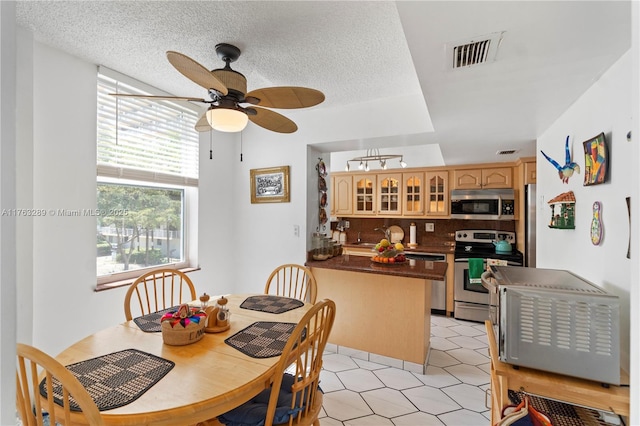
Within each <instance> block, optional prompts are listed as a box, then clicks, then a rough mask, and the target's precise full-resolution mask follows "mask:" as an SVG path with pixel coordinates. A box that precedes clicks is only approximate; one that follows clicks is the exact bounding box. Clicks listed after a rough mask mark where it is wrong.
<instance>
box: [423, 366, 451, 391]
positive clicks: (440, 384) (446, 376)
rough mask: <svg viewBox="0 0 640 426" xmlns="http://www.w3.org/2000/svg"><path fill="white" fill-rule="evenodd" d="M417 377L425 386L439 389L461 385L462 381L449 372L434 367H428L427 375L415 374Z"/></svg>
mask: <svg viewBox="0 0 640 426" xmlns="http://www.w3.org/2000/svg"><path fill="white" fill-rule="evenodd" d="M415 376H416V378H417V379H418V380H420V381H421V382H422V383H424V384H425V385H428V386H431V387H434V388H439V389H441V388H444V387H446V386H451V385H455V384H458V383H460V380H458V379H457V378H456V377H455V376H453V375H452V374H451V373H449V372H448V371H447V370H445V369H444V368H440V367H436V366H433V365H429V366H427V374H415Z"/></svg>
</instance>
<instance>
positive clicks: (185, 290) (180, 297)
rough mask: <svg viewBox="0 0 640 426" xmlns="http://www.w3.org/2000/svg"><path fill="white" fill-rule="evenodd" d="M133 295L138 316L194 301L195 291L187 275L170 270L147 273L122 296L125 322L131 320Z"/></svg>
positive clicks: (156, 270) (137, 279) (164, 269)
mask: <svg viewBox="0 0 640 426" xmlns="http://www.w3.org/2000/svg"><path fill="white" fill-rule="evenodd" d="M134 294H135V296H136V298H137V301H138V303H137V306H138V307H139V308H140V315H147V314H150V313H152V312H158V311H161V310H163V309H166V308H170V307H172V306H176V305H180V304H181V303H187V302H191V301H192V300H196V289H195V287H194V285H193V282H192V281H191V279H190V278H189V277H188V276H187V274H185V273H184V272H181V271H178V270H177V269H170V268H161V269H155V270H153V271H149V272H147V273H145V274H143V275H141V276H139V277H138V278H136V280H135V281H134V282H133V283H132V284H131V286H130V287H129V289H128V290H127V294H126V295H125V296H124V316H125V317H126V319H127V321H131V320H132V319H133V315H132V314H131V305H132V304H133V303H134V302H133V301H132V299H133V295H134Z"/></svg>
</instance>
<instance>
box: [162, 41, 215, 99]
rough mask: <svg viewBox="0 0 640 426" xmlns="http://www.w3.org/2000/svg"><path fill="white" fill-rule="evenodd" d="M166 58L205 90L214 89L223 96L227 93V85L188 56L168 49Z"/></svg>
mask: <svg viewBox="0 0 640 426" xmlns="http://www.w3.org/2000/svg"><path fill="white" fill-rule="evenodd" d="M167 59H169V62H171V65H173V66H174V67H175V69H177V70H178V71H179V72H180V73H181V74H182V75H184V76H185V77H187V78H188V79H189V80H191V81H193V82H194V83H196V84H199V85H200V86H202V87H204V88H205V89H207V90H209V89H214V90H216V91H218V92H220V93H221V94H222V95H223V96H225V95H226V94H227V93H228V90H227V86H225V85H224V84H223V83H222V82H221V81H220V80H218V79H217V78H216V77H215V76H214V75H213V74H212V73H211V71H209V70H208V69H206V68H205V67H203V66H202V65H200V64H199V63H197V62H196V61H194V60H193V59H191V58H190V57H188V56H186V55H183V54H182V53H178V52H173V51H168V52H167Z"/></svg>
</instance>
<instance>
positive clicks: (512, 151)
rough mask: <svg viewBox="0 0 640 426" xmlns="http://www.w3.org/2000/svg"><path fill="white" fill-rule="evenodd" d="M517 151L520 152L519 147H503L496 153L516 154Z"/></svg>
mask: <svg viewBox="0 0 640 426" xmlns="http://www.w3.org/2000/svg"><path fill="white" fill-rule="evenodd" d="M516 152H518V150H517V149H503V150H500V151H498V152H496V155H511V154H515V153H516Z"/></svg>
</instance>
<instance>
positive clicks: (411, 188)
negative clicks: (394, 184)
mask: <svg viewBox="0 0 640 426" xmlns="http://www.w3.org/2000/svg"><path fill="white" fill-rule="evenodd" d="M402 182H403V184H402V189H403V191H404V196H403V200H404V203H403V205H402V211H403V214H404V215H405V216H422V215H424V190H425V188H424V173H423V172H413V173H403V174H402Z"/></svg>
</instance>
